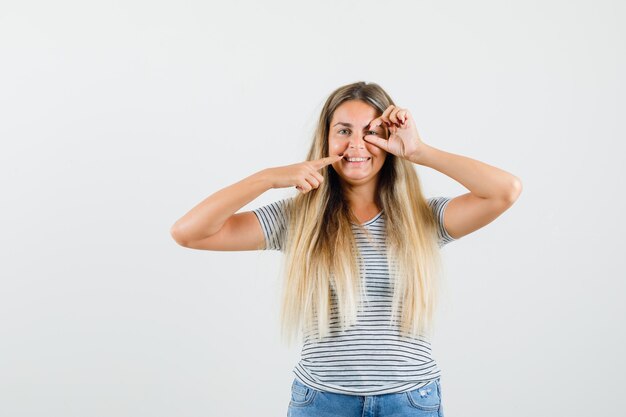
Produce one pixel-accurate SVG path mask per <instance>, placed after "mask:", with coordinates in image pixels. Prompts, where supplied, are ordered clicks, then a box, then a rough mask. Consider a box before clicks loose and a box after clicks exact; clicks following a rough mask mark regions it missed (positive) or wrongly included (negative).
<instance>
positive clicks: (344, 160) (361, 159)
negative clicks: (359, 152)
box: [342, 157, 372, 165]
mask: <svg viewBox="0 0 626 417" xmlns="http://www.w3.org/2000/svg"><path fill="white" fill-rule="evenodd" d="M371 159H372V158H371V157H369V158H366V159H363V158H356V159H355V160H353V161H350V160H348V159H347V158H344V159H343V160H342V161H343V163H345V164H349V165H362V164H365V163H367V162H369V161H370V160H371Z"/></svg>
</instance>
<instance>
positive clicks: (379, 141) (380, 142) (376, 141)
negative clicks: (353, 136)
mask: <svg viewBox="0 0 626 417" xmlns="http://www.w3.org/2000/svg"><path fill="white" fill-rule="evenodd" d="M363 140H365V141H367V142H368V143H371V144H372V145H376V146H378V147H379V148H382V149H384V150H385V151H387V152H389V150H388V149H387V143H388V141H387V139H383V138H379V137H378V136H376V135H365V136H363Z"/></svg>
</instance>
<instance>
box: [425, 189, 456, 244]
mask: <svg viewBox="0 0 626 417" xmlns="http://www.w3.org/2000/svg"><path fill="white" fill-rule="evenodd" d="M451 200H452V197H444V196H441V197H431V198H429V199H428V200H427V201H428V205H429V206H430V208H431V209H432V210H433V214H434V215H435V220H436V221H437V236H438V238H439V242H438V244H439V247H440V248H442V247H443V246H445V245H447V244H448V243H450V242H453V241H455V240H457V239H455V238H453V237H452V236H450V234H449V233H448V231H447V230H446V228H445V227H444V223H443V213H444V210H445V209H446V206H447V205H448V203H449V202H450V201H451Z"/></svg>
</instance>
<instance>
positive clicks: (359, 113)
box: [331, 100, 378, 124]
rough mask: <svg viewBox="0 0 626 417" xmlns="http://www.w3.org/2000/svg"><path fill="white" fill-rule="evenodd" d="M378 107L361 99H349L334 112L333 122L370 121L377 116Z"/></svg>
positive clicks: (362, 122)
mask: <svg viewBox="0 0 626 417" xmlns="http://www.w3.org/2000/svg"><path fill="white" fill-rule="evenodd" d="M377 113H378V111H377V109H376V108H374V107H373V106H371V105H369V104H367V103H365V102H363V101H361V100H348V101H345V102H343V103H341V104H340V105H339V107H337V109H335V113H333V117H332V119H331V123H333V122H361V124H364V123H369V122H370V121H371V120H372V119H375V118H376V116H377Z"/></svg>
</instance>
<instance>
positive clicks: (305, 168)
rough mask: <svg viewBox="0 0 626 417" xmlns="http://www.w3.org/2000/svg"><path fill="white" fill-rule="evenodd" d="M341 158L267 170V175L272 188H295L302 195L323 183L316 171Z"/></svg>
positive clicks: (326, 158) (330, 158)
mask: <svg viewBox="0 0 626 417" xmlns="http://www.w3.org/2000/svg"><path fill="white" fill-rule="evenodd" d="M341 158H343V155H332V156H327V157H324V158H321V159H317V160H313V161H304V162H298V163H297V164H291V165H285V166H280V167H275V168H268V169H267V175H269V177H270V181H271V184H272V188H286V187H293V186H295V187H296V189H297V190H298V191H300V192H301V193H302V194H306V193H308V192H309V191H311V190H312V189H313V188H317V187H319V186H320V184H321V183H322V182H324V177H323V176H322V174H320V173H319V172H317V171H318V170H320V169H322V168H324V167H325V166H326V165H330V164H334V163H335V162H337V161H339V160H340V159H341Z"/></svg>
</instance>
